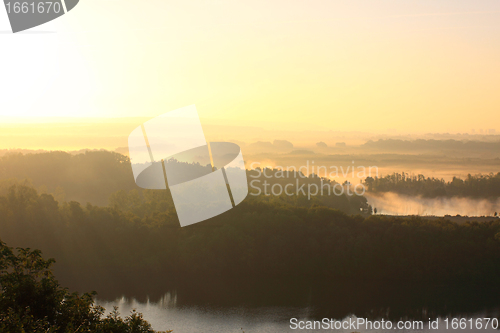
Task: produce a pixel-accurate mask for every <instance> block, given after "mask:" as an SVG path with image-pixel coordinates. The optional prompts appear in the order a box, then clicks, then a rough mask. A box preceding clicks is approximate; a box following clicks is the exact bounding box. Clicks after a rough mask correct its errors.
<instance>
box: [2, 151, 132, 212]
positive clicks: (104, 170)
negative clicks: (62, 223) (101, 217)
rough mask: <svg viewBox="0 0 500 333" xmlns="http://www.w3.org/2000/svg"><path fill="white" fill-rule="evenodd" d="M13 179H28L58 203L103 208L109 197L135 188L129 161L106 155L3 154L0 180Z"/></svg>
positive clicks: (89, 153) (59, 152) (63, 153)
mask: <svg viewBox="0 0 500 333" xmlns="http://www.w3.org/2000/svg"><path fill="white" fill-rule="evenodd" d="M13 178H16V179H18V180H20V181H22V180H24V179H28V180H29V181H30V183H31V184H32V185H33V186H34V187H36V188H38V189H40V190H42V191H47V192H48V193H52V194H54V195H55V196H56V197H57V198H58V200H61V201H63V200H67V201H71V200H74V201H79V202H84V203H86V202H90V203H92V204H98V205H103V206H104V205H107V202H108V197H109V196H110V195H111V193H113V192H116V191H118V190H131V189H134V188H136V185H135V183H134V178H133V176H132V170H131V167H130V160H129V158H128V157H126V156H124V155H121V154H118V153H114V152H109V151H87V152H85V153H83V154H76V155H74V154H70V153H66V152H62V151H54V152H45V153H39V154H26V155H23V154H21V153H13V154H6V155H4V156H2V157H0V179H1V180H7V179H13Z"/></svg>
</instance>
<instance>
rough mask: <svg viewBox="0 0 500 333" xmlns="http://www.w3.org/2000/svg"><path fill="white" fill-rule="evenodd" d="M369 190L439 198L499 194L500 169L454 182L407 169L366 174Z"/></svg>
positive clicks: (498, 195)
mask: <svg viewBox="0 0 500 333" xmlns="http://www.w3.org/2000/svg"><path fill="white" fill-rule="evenodd" d="M364 184H365V185H366V188H367V190H368V191H370V192H395V193H399V194H405V195H413V196H423V197H428V198H436V197H452V196H457V197H473V198H498V197H500V172H498V173H497V174H494V173H491V174H488V175H481V174H479V175H471V174H469V175H467V177H466V178H465V179H461V178H459V177H453V179H452V180H451V181H445V180H444V179H442V178H441V179H439V178H434V177H425V176H424V175H421V174H419V175H411V174H409V173H406V172H402V173H393V174H390V175H387V176H384V177H375V178H372V177H367V178H366V179H365V180H364Z"/></svg>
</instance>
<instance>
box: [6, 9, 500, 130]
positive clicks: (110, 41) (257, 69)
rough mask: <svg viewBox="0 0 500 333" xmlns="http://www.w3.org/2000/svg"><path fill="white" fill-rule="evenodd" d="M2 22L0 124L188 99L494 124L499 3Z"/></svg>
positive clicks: (402, 124)
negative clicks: (13, 27)
mask: <svg viewBox="0 0 500 333" xmlns="http://www.w3.org/2000/svg"><path fill="white" fill-rule="evenodd" d="M9 30H10V26H9V23H8V19H7V15H6V13H5V11H4V10H3V9H0V45H1V50H2V52H0V89H1V92H2V93H1V95H0V96H1V98H0V121H2V122H3V125H4V126H5V124H10V123H15V122H29V121H30V120H31V121H32V122H35V123H37V122H39V121H40V122H41V120H40V117H75V119H78V120H75V122H79V121H81V118H86V117H88V118H89V119H94V120H93V121H98V120H95V118H99V117H104V118H114V117H117V118H124V117H127V118H128V117H136V118H137V117H141V118H148V117H155V116H157V115H160V114H162V113H165V112H168V111H171V110H175V109H177V108H180V107H183V106H187V105H191V104H195V105H196V106H197V109H198V113H199V115H200V117H202V118H203V119H208V120H209V121H211V122H212V123H217V122H220V123H224V124H226V125H227V124H229V125H235V126H243V125H244V126H261V127H266V126H267V128H271V129H272V128H277V129H278V128H279V129H280V130H285V129H300V128H307V130H311V129H314V128H315V127H318V128H320V129H321V130H343V131H375V132H376V131H387V130H390V129H398V131H399V132H471V130H472V129H476V131H478V130H479V129H490V128H491V129H496V130H497V132H498V131H500V125H499V124H500V112H499V111H500V94H499V93H498V92H499V91H500V2H499V1H497V0H489V1H464V0H419V1H401V0H390V1H389V0H380V1H368V0H367V1H364V0H363V1H362V0H355V1H336V0H325V1H320V0H309V1H296V0H294V1H292V0H288V1H282V0H274V1H269V0H267V1H261V0H254V1H240V0H198V1H185V0H184V1H168V0H167V1H166V0H141V1H139V0H134V1H132V0H120V1H118V0H81V1H80V3H79V4H78V6H77V7H76V8H75V9H73V10H72V11H71V12H69V13H68V14H66V15H64V16H62V17H61V18H59V19H57V20H54V21H52V22H50V23H47V24H45V25H42V26H39V27H36V28H34V29H32V30H29V31H27V32H25V33H18V34H12V33H10V32H9ZM16 117H22V118H16ZM12 126H14V127H15V125H12ZM54 130H56V129H54ZM127 131H128V128H127ZM61 135H63V134H61ZM124 135H128V133H125V134H124Z"/></svg>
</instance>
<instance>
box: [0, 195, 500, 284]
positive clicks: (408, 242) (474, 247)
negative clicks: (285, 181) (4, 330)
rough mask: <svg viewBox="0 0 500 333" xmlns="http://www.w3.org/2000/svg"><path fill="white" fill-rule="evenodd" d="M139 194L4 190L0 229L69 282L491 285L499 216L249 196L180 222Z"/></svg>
mask: <svg viewBox="0 0 500 333" xmlns="http://www.w3.org/2000/svg"><path fill="white" fill-rule="evenodd" d="M145 193H147V194H146V195H145V196H144V197H143V198H142V199H141V200H140V203H141V205H143V206H144V207H147V209H144V210H141V205H139V206H136V207H133V206H131V207H129V209H125V210H123V209H121V208H120V207H119V205H118V204H115V205H114V206H113V207H98V206H93V205H90V204H89V205H86V206H81V205H80V204H79V203H77V202H69V203H62V204H59V203H58V202H57V201H55V200H54V198H53V197H52V196H51V195H49V194H38V193H37V192H36V190H34V189H33V188H30V187H27V186H23V185H14V186H12V187H11V188H10V189H9V190H8V191H7V194H6V195H3V196H0V221H1V223H0V233H1V235H2V239H3V241H5V242H7V243H8V244H11V245H14V246H21V247H31V248H37V249H41V250H42V251H43V252H44V253H46V254H47V255H48V256H50V257H55V258H57V259H58V264H57V266H56V272H57V274H59V276H60V278H61V279H63V280H64V281H66V280H67V281H68V283H70V284H73V285H75V283H77V281H82V280H88V279H90V280H92V279H96V276H99V279H109V280H110V281H114V280H115V279H116V278H117V277H120V282H123V283H125V282H126V280H127V279H129V280H130V281H138V280H141V279H146V280H147V279H161V281H162V283H164V284H166V285H168V284H172V285H173V284H175V283H177V282H179V281H196V280H200V279H203V280H204V281H209V280H218V281H227V282H228V283H235V282H237V283H242V281H247V282H249V283H250V282H251V283H255V282H256V281H257V282H258V281H261V282H264V283H267V282H270V281H291V280H294V281H297V280H298V281H309V282H312V281H316V280H318V279H320V280H331V281H334V280H336V281H342V280H349V281H372V282H373V281H380V282H384V283H387V282H388V281H400V282H404V281H413V282H426V283H450V282H454V283H456V282H459V283H471V282H473V283H483V284H494V283H498V276H499V274H500V265H498V263H500V222H499V221H498V220H494V221H491V222H487V223H481V224H478V223H466V224H464V225H457V224H455V223H451V222H442V221H426V220H422V219H419V218H418V217H414V218H412V219H398V218H393V217H383V216H371V217H362V216H360V215H357V216H349V215H346V214H345V213H342V212H340V211H338V210H334V209H330V208H326V207H321V206H310V207H296V206H294V205H293V204H290V203H288V202H286V201H283V200H282V199H281V198H279V197H264V198H260V197H254V198H248V199H247V200H245V201H244V202H243V203H241V204H240V205H239V206H237V207H236V208H234V209H232V210H230V211H229V212H227V213H225V214H222V215H220V216H217V217H214V218H212V219H210V220H208V221H205V222H202V223H199V224H196V225H193V226H189V227H185V228H180V226H179V222H178V220H177V216H176V214H175V212H174V210H173V208H172V205H171V202H170V199H169V197H168V192H167V191H154V190H152V191H145ZM132 195H133V196H136V195H137V194H135V193H134V194H132ZM119 197H122V198H123V197H126V196H124V193H121V195H120V196H119ZM114 200H117V199H116V198H115V199H114ZM117 202H119V200H118V201H117ZM136 208H137V209H139V211H136V212H134V209H136Z"/></svg>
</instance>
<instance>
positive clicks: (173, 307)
mask: <svg viewBox="0 0 500 333" xmlns="http://www.w3.org/2000/svg"><path fill="white" fill-rule="evenodd" d="M97 303H98V304H99V305H101V306H103V307H105V308H106V309H107V310H108V311H110V310H111V309H112V308H113V306H117V307H118V308H119V311H120V313H122V314H124V315H125V314H127V313H129V312H130V311H131V310H132V309H136V310H137V311H139V312H141V313H143V314H144V317H145V319H146V320H148V321H149V322H150V323H151V324H152V326H153V328H154V329H156V330H167V329H173V330H174V332H175V333H181V332H189V333H195V332H203V333H210V332H214V333H215V332H217V333H226V332H228V333H229V332H241V333H242V332H246V333H249V332H264V333H266V332H269V333H271V332H272V333H280V332H293V331H296V330H293V329H292V327H295V326H294V325H292V323H291V321H290V319H291V318H297V321H296V322H299V321H301V322H302V324H303V325H306V323H307V322H308V321H309V322H311V321H314V320H319V321H321V320H322V319H323V318H328V319H335V320H340V321H349V320H352V321H354V322H356V321H357V318H358V317H356V316H355V315H352V314H351V315H349V316H346V317H343V318H333V317H329V316H325V317H323V318H316V315H317V313H318V312H317V309H315V308H314V307H311V306H308V307H302V308H301V307H257V308H254V307H248V306H239V307H220V306H210V305H205V306H193V305H191V306H180V305H178V303H177V296H176V295H175V293H170V292H169V293H166V294H165V295H163V296H162V297H161V298H160V299H159V300H158V301H156V302H151V301H150V300H149V299H147V300H146V301H145V302H140V301H137V300H136V299H134V298H131V299H128V298H125V297H121V298H118V299H116V300H114V301H102V300H97ZM423 313H424V314H425V315H427V314H428V313H427V312H426V310H423ZM386 315H388V313H386ZM495 315H498V311H494V312H491V311H485V312H481V313H474V314H463V315H461V316H457V315H455V316H451V315H450V316H445V317H438V318H439V326H438V329H430V328H429V321H428V319H422V323H423V329H402V330H400V329H396V328H394V327H395V326H396V325H397V321H394V324H393V325H394V327H393V329H391V331H392V332H401V331H405V332H443V331H447V330H446V326H445V322H444V320H445V319H446V318H448V321H449V324H448V326H449V327H448V330H449V331H452V329H451V320H452V318H453V317H456V318H460V317H462V318H463V317H465V318H467V319H471V318H472V322H473V323H475V320H476V318H485V317H490V318H491V317H492V316H493V317H494V316H495ZM383 317H384V316H382V317H378V318H374V319H371V320H380V319H381V318H383ZM359 318H364V317H363V316H360V317H359ZM401 319H403V318H401ZM434 319H436V318H434V317H433V318H432V320H434ZM300 331H301V332H324V331H325V327H323V329H321V328H319V327H318V328H317V329H304V330H300ZM328 331H334V332H352V331H353V329H352V328H350V329H330V328H328ZM355 331H357V332H360V333H364V332H383V331H388V330H387V329H386V330H381V329H379V330H375V329H373V328H372V329H369V328H367V327H366V326H364V325H361V326H358V327H357V328H356V329H355ZM467 331H471V329H469V328H467V329H461V330H460V332H467ZM493 331H495V329H494V328H493V327H491V326H490V327H489V328H488V329H481V332H493Z"/></svg>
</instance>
